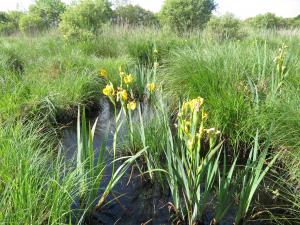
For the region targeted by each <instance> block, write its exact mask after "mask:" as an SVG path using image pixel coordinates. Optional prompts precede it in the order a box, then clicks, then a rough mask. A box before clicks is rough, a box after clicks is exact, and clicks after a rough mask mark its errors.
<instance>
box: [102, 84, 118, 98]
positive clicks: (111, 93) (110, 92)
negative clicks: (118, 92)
mask: <svg viewBox="0 0 300 225" xmlns="http://www.w3.org/2000/svg"><path fill="white" fill-rule="evenodd" d="M103 94H104V95H106V96H108V97H112V96H114V94H115V90H114V86H113V85H112V84H107V85H106V87H105V88H104V89H103Z"/></svg>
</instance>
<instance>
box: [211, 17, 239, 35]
mask: <svg viewBox="0 0 300 225" xmlns="http://www.w3.org/2000/svg"><path fill="white" fill-rule="evenodd" d="M206 32H207V34H208V35H209V36H211V37H212V38H214V39H217V40H220V41H221V40H235V39H240V38H242V37H243V33H242V31H241V22H240V20H238V19H236V18H235V17H234V16H233V15H231V14H227V15H225V16H222V17H213V18H212V19H211V20H210V21H209V22H208V24H207V27H206Z"/></svg>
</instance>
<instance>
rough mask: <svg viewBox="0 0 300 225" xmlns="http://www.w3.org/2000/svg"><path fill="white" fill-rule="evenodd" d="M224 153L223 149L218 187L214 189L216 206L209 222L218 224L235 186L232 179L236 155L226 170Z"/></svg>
mask: <svg viewBox="0 0 300 225" xmlns="http://www.w3.org/2000/svg"><path fill="white" fill-rule="evenodd" d="M226 157H227V156H226V154H225V151H224V156H223V169H222V171H220V170H219V176H218V178H219V179H218V187H217V191H216V207H215V216H214V219H213V220H212V223H211V224H214V225H215V224H219V223H220V222H221V221H222V219H223V218H224V217H225V216H226V213H227V212H228V210H229V209H230V207H231V206H232V204H233V200H234V196H233V194H234V191H235V190H234V188H235V186H236V183H235V180H234V170H235V168H236V163H237V159H238V156H236V157H235V159H234V160H233V162H232V164H231V166H230V168H229V170H228V171H227V166H228V165H227V160H226Z"/></svg>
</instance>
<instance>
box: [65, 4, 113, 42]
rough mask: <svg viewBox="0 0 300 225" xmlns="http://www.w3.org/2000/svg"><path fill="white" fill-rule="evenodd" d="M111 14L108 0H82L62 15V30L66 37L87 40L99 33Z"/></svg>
mask: <svg viewBox="0 0 300 225" xmlns="http://www.w3.org/2000/svg"><path fill="white" fill-rule="evenodd" d="M111 16H112V9H111V4H110V3H109V2H108V1H107V0H82V1H80V2H79V3H78V4H75V5H72V6H71V7H70V8H69V9H68V10H67V11H66V12H65V13H64V14H63V15H62V21H61V23H60V26H59V27H60V31H61V32H62V34H63V35H64V37H65V38H66V39H79V40H87V39H90V38H92V37H94V36H95V35H97V32H99V30H100V29H101V28H102V26H103V24H104V23H105V22H107V21H108V20H109V19H110V18H111Z"/></svg>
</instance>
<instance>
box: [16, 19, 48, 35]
mask: <svg viewBox="0 0 300 225" xmlns="http://www.w3.org/2000/svg"><path fill="white" fill-rule="evenodd" d="M19 27H20V30H21V31H22V32H23V33H26V34H35V33H37V32H40V31H43V30H45V28H46V26H45V23H44V22H43V20H42V18H41V17H39V16H38V15H34V14H27V15H24V16H22V17H21V19H20V24H19Z"/></svg>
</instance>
